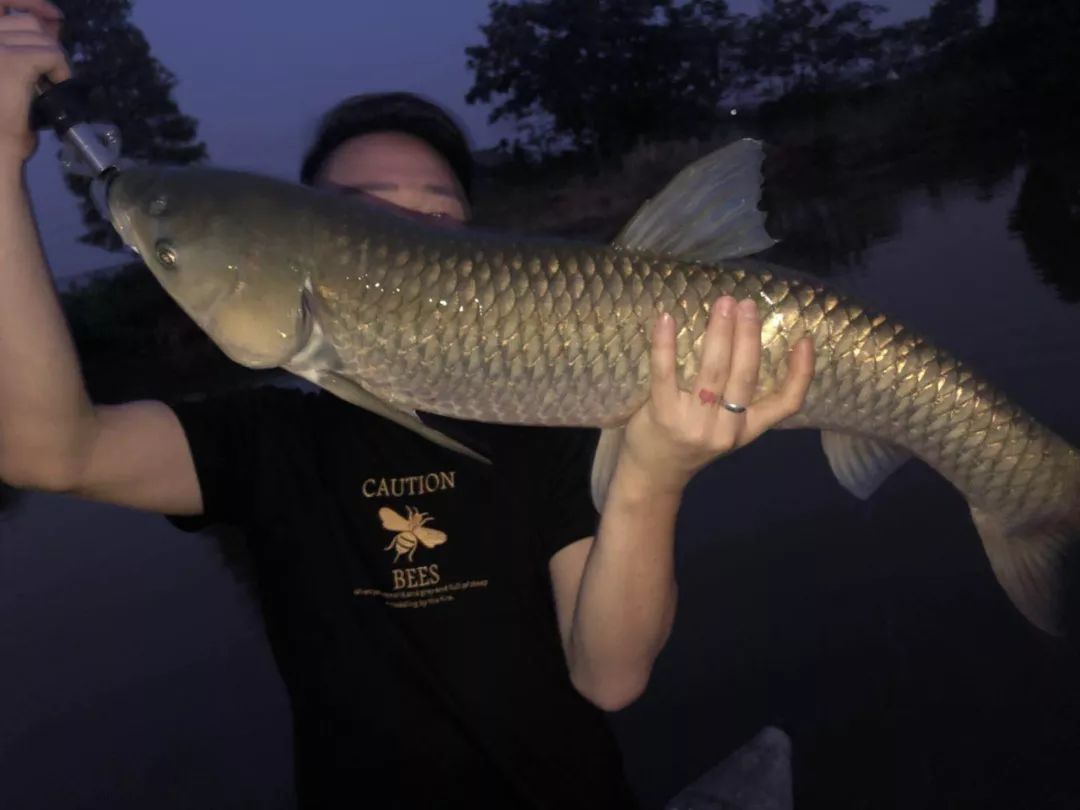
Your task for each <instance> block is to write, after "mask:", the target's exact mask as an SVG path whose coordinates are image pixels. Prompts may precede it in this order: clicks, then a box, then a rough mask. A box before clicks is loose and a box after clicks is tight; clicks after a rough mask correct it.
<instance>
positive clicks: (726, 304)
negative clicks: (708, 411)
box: [694, 295, 735, 395]
mask: <svg viewBox="0 0 1080 810" xmlns="http://www.w3.org/2000/svg"><path fill="white" fill-rule="evenodd" d="M734 316H735V299H734V298H731V297H730V296H726V295H725V296H724V297H722V298H719V299H717V301H716V302H715V303H714V304H713V306H712V310H711V311H710V312H709V323H708V325H707V326H706V327H705V337H704V339H703V340H702V349H701V368H700V369H698V374H697V379H696V380H694V392H695V394H700V393H701V392H702V391H705V392H709V393H711V394H716V395H719V394H720V393H721V392H722V391H723V390H724V383H725V381H726V380H727V377H728V371H729V370H730V368H731V347H732V340H733V336H734V329H735V317H734Z"/></svg>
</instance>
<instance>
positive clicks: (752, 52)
mask: <svg viewBox="0 0 1080 810" xmlns="http://www.w3.org/2000/svg"><path fill="white" fill-rule="evenodd" d="M883 10H884V9H882V8H881V7H880V6H875V5H871V4H869V3H864V2H861V0H851V1H850V2H844V3H840V4H832V3H830V2H828V0H763V9H762V12H761V14H759V15H758V16H757V17H755V18H753V19H752V20H750V22H749V23H748V25H747V29H746V31H745V34H744V47H743V53H742V57H743V65H744V67H745V68H746V69H747V74H748V75H747V78H746V80H745V81H744V84H746V85H747V86H749V87H752V88H754V89H758V90H766V91H767V90H769V89H771V90H772V91H773V92H774V93H777V92H778V93H779V94H781V95H784V94H787V93H790V92H791V91H793V90H795V89H796V88H797V89H799V90H822V89H828V87H829V85H831V84H833V83H835V82H837V81H838V80H842V79H845V78H847V77H849V76H851V75H854V74H856V73H858V72H859V71H860V70H862V69H864V67H865V66H864V64H863V63H864V62H866V63H870V62H872V61H873V59H874V57H875V56H876V50H877V44H878V42H879V39H880V32H879V31H878V30H877V29H875V28H874V24H873V18H874V16H875V15H877V14H879V13H881V12H882V11H883Z"/></svg>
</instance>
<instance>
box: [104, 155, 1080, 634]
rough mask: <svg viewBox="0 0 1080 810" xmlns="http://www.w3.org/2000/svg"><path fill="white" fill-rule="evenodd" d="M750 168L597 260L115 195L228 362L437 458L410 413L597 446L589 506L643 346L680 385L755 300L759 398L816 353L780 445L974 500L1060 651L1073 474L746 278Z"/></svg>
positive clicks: (736, 160)
mask: <svg viewBox="0 0 1080 810" xmlns="http://www.w3.org/2000/svg"><path fill="white" fill-rule="evenodd" d="M762 158H763V151H762V149H761V146H760V144H759V143H757V142H756V141H751V140H744V141H739V142H736V143H734V144H732V145H731V146H729V147H727V148H725V149H722V150H719V151H717V152H715V153H713V154H711V155H709V156H707V157H705V158H703V159H701V160H700V161H698V162H697V163H695V164H693V165H691V166H689V167H688V168H686V169H684V170H683V172H681V173H680V174H679V175H678V176H677V177H676V178H675V179H674V180H673V181H672V182H671V184H670V185H669V186H668V187H667V188H666V189H665V190H664V191H663V192H662V193H660V194H659V195H657V197H656V198H654V199H653V200H650V201H649V202H647V203H646V204H645V205H644V206H643V207H642V209H641V210H640V211H639V212H638V213H637V214H636V215H635V216H634V218H633V219H632V220H631V221H630V223H629V224H628V225H627V226H626V227H625V228H624V229H623V231H622V233H621V234H620V235H619V236H618V237H617V238H616V239H615V241H614V243H613V244H611V245H603V244H589V243H579V242H573V241H562V240H555V239H547V238H534V237H528V238H526V237H520V236H511V235H506V234H498V233H484V232H478V231H476V230H472V229H466V228H453V227H445V226H442V225H439V224H436V223H433V222H430V221H426V220H424V219H422V218H419V217H415V216H408V215H406V214H404V213H402V212H399V211H394V210H390V209H388V208H387V207H386V206H384V205H379V204H375V203H372V202H364V201H362V200H357V199H355V198H347V197H345V196H343V195H340V194H336V193H332V192H325V191H319V190H314V189H310V188H306V187H302V186H297V185H294V184H291V183H286V182H283V181H278V180H273V179H269V178H264V177H258V176H253V175H248V174H243V173H238V172H230V171H224V170H216V169H207V168H187V169H156V168H138V169H130V170H127V171H125V172H123V173H121V174H120V175H119V176H118V177H117V178H116V179H115V180H114V181H113V183H112V185H111V188H110V190H109V208H110V212H111V217H112V220H113V223H114V225H115V226H116V228H117V230H118V231H119V232H120V234H121V235H122V236H123V238H124V239H125V241H126V242H127V243H128V244H129V245H131V246H132V247H134V248H135V249H136V250H137V251H138V252H139V253H140V254H141V256H142V257H143V258H144V260H145V262H146V264H147V265H148V266H149V268H150V269H151V270H152V271H153V273H154V274H155V276H156V277H157V278H158V280H159V281H160V282H161V284H162V286H163V287H164V288H165V290H166V291H167V292H168V293H169V294H170V295H171V296H172V297H173V298H174V299H175V300H176V301H177V302H178V303H179V305H180V306H181V307H182V308H183V309H184V310H185V311H186V312H187V313H188V314H189V315H190V316H191V317H192V318H193V319H194V320H195V321H196V322H197V323H198V324H199V326H200V327H201V328H202V329H203V330H204V331H205V332H206V333H207V334H208V335H209V336H210V337H211V338H212V339H213V340H214V341H215V342H216V343H217V345H218V346H220V348H221V349H222V350H223V351H224V352H225V353H226V354H227V355H228V356H229V357H231V358H232V359H233V360H235V361H236V362H238V363H240V364H243V365H245V366H249V367H255V368H268V367H275V366H280V367H282V368H285V369H288V370H289V371H291V372H293V373H295V374H297V375H299V376H301V377H304V378H306V379H308V380H311V381H313V382H315V383H316V384H318V385H319V386H321V387H323V388H325V389H327V390H328V391H331V392H333V393H334V394H336V395H338V396H340V397H342V398H343V399H345V400H348V401H350V402H352V403H355V404H357V405H359V406H361V407H364V408H368V409H370V410H373V411H376V412H378V413H380V414H383V415H384V416H387V417H388V418H390V419H393V420H395V421H397V422H400V423H401V424H405V425H407V426H409V427H410V428H412V429H414V430H416V431H417V432H419V433H421V434H423V435H425V436H427V437H428V438H430V439H432V440H434V441H437V442H439V443H441V444H443V445H446V446H450V447H454V448H455V449H457V450H460V451H461V452H465V453H469V454H473V455H475V454H474V453H473V451H471V450H469V449H468V448H466V447H463V446H461V445H459V444H457V443H456V442H454V441H453V440H451V439H450V438H449V437H446V436H444V435H442V434H439V433H437V432H435V431H434V430H433V429H431V428H430V427H428V426H426V425H424V423H422V422H421V421H420V420H419V419H418V418H417V416H416V411H417V410H420V411H426V412H430V413H437V414H443V415H447V416H452V417H459V418H464V419H473V420H481V421H490V422H507V423H519V424H533V425H586V426H597V427H601V428H603V429H604V430H603V433H602V436H601V441H600V445H599V447H598V450H597V455H596V459H595V462H594V467H593V495H594V498H595V500H596V501H597V503H598V504H600V503H602V501H603V497H604V493H605V491H606V488H607V485H608V481H609V480H610V475H611V473H612V469H613V464H614V459H615V457H616V455H617V453H618V449H619V446H620V442H621V439H622V428H621V426H622V425H624V424H625V422H626V421H627V420H628V418H629V417H630V415H631V414H632V413H633V412H634V411H635V410H636V409H638V408H639V407H640V406H641V405H642V404H643V403H644V401H645V400H646V398H647V396H648V390H649V387H648V384H649V380H648V376H649V338H650V330H651V326H652V323H653V318H654V317H655V315H656V313H657V311H658V309H660V308H662V309H664V310H666V311H667V312H670V313H672V314H673V316H674V318H675V320H676V325H677V329H678V340H677V357H678V368H679V371H680V374H681V380H682V382H683V383H684V384H685V385H686V386H687V387H689V385H690V382H691V380H692V379H693V377H694V374H695V371H696V368H697V364H698V359H699V356H700V347H701V342H702V339H703V335H704V333H705V325H706V322H707V319H708V309H709V306H710V304H711V302H713V301H715V300H716V298H717V297H719V296H720V295H721V294H728V295H733V296H735V297H737V298H747V297H749V298H753V299H754V300H755V301H756V302H757V303H758V305H759V309H760V314H761V316H762V323H763V335H762V341H763V352H762V365H761V377H760V379H761V382H760V391H759V392H758V396H760V395H762V394H765V393H767V392H769V391H770V390H773V389H775V388H776V387H777V385H778V383H779V381H780V380H782V379H783V375H784V373H785V371H786V362H787V357H788V352H789V349H790V347H792V346H793V345H794V344H795V343H796V342H797V341H798V340H799V339H800V338H802V337H803V336H804V335H808V334H809V335H811V336H813V339H814V345H815V347H816V358H817V359H816V372H815V377H814V381H813V383H812V385H811V387H810V391H809V394H808V396H807V399H806V404H805V406H804V408H803V410H802V411H801V412H800V413H799V414H798V415H797V416H795V417H793V418H791V419H788V420H786V421H785V422H784V423H783V424H782V425H781V427H789V428H800V427H801V428H818V429H820V430H821V431H822V439H823V445H824V449H825V452H826V453H827V455H828V458H829V461H830V464H831V466H832V469H833V471H834V472H835V473H836V475H837V477H838V479H839V480H840V482H841V483H842V484H843V485H844V486H845V487H847V488H848V489H849V490H850V491H852V492H853V493H855V494H856V495H858V496H859V497H862V498H867V497H869V496H870V494H871V493H873V491H874V490H875V488H876V487H877V486H878V485H880V483H881V482H882V481H883V480H884V479H885V478H886V477H887V476H888V475H889V474H890V473H891V472H892V471H893V470H894V469H895V468H896V467H898V466H899V465H900V464H901V463H903V462H904V461H905V460H906V459H907V458H908V457H910V456H911V455H914V456H916V457H918V458H920V459H922V460H923V461H925V462H926V463H928V464H930V465H931V466H932V467H933V468H934V469H936V470H937V471H938V472H940V473H941V474H942V475H943V476H945V478H947V479H948V480H949V481H950V482H952V483H953V484H954V485H955V486H956V487H957V488H959V489H960V491H961V492H962V493H963V494H964V496H965V497H966V498H967V501H968V503H969V505H970V507H971V514H972V517H973V518H974V521H975V525H976V527H977V529H978V531H979V534H980V536H981V537H982V540H983V543H984V547H985V549H986V552H987V554H988V556H989V559H990V562H991V564H992V567H993V570H994V572H995V574H996V576H997V578H998V580H999V581H1000V583H1001V584H1002V586H1003V587H1004V588H1005V590H1006V592H1007V593H1008V594H1009V596H1010V597H1011V599H1012V600H1013V602H1014V604H1015V605H1016V606H1017V608H1018V609H1019V610H1020V611H1021V612H1022V613H1023V614H1024V615H1025V616H1026V617H1027V618H1028V619H1029V620H1030V621H1031V622H1032V623H1034V624H1035V625H1036V626H1038V627H1040V628H1042V629H1044V630H1046V631H1048V632H1057V631H1058V630H1059V629H1060V628H1059V624H1060V608H1061V599H1062V595H1061V591H1062V586H1061V569H1062V557H1063V555H1064V553H1065V550H1066V547H1067V545H1068V544H1069V543H1070V541H1071V540H1073V539H1075V538H1076V537H1077V535H1078V533H1080V501H1078V496H1080V454H1078V453H1077V451H1076V450H1075V449H1074V448H1073V447H1071V446H1070V445H1069V444H1067V443H1066V442H1065V441H1063V440H1062V439H1061V438H1059V437H1058V436H1056V435H1054V434H1053V433H1051V432H1050V431H1049V430H1047V429H1046V428H1045V427H1043V426H1041V425H1040V424H1038V423H1037V422H1036V421H1035V420H1034V419H1032V418H1031V417H1030V416H1029V415H1027V414H1026V413H1024V412H1023V411H1022V410H1021V409H1020V408H1018V407H1017V406H1015V405H1013V404H1012V403H1011V402H1009V400H1008V399H1007V398H1006V397H1005V396H1003V395H1002V394H1001V393H999V392H998V391H996V390H995V389H994V388H993V387H992V386H991V385H990V384H989V383H987V382H986V381H985V380H983V379H981V378H980V377H979V376H978V375H976V374H975V373H974V372H973V371H972V370H971V369H970V368H968V367H967V366H966V365H965V364H964V363H962V362H960V361H958V360H956V359H954V358H953V357H951V356H949V354H947V353H946V352H945V351H943V350H942V349H940V348H938V347H937V346H935V345H934V344H933V343H931V342H930V341H928V340H926V339H925V338H923V337H921V336H919V335H917V334H914V333H912V332H910V331H908V330H907V329H905V328H904V327H903V326H901V325H900V324H898V323H896V322H895V321H893V320H892V319H890V318H888V317H887V316H886V315H884V314H882V313H880V312H878V311H876V310H873V309H870V308H868V307H866V306H863V305H862V304H859V303H856V302H855V301H853V300H851V299H849V298H848V297H846V296H845V295H843V294H841V293H840V292H838V291H835V290H833V289H831V288H830V287H828V286H826V285H824V284H822V283H820V282H819V281H817V280H814V279H811V278H807V277H804V276H802V275H800V274H797V273H794V272H792V271H789V270H785V269H783V268H780V267H777V266H774V265H771V264H766V263H763V262H761V261H756V260H754V259H751V258H747V257H748V256H751V255H752V254H754V253H756V252H759V251H761V250H762V249H764V248H766V247H768V246H770V245H771V244H773V240H772V239H771V238H770V237H769V236H768V234H767V233H766V231H765V228H764V215H763V214H762V213H761V212H760V210H759V209H758V202H759V196H760V195H759V192H760V186H761V163H762Z"/></svg>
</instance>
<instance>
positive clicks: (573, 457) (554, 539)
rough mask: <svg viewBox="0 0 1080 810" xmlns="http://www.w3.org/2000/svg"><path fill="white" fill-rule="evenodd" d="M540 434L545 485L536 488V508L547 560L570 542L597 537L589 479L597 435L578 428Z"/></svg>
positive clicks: (594, 431) (596, 518)
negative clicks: (537, 497) (538, 496)
mask: <svg viewBox="0 0 1080 810" xmlns="http://www.w3.org/2000/svg"><path fill="white" fill-rule="evenodd" d="M543 433H544V434H546V435H544V436H543V438H541V439H540V442H539V444H540V447H541V448H543V449H542V450H541V452H542V454H543V456H544V458H545V462H546V463H545V464H544V465H543V466H542V468H543V470H544V478H543V479H542V480H543V481H545V482H546V486H539V487H537V491H538V493H539V495H540V498H539V501H540V502H539V503H538V504H537V505H536V506H537V510H538V514H539V519H540V542H541V544H542V550H543V554H544V556H545V558H546V559H550V558H551V557H552V556H553V555H554V554H555V553H556V552H558V551H560V550H561V549H563V548H565V547H566V546H568V545H570V544H571V543H574V542H576V541H578V540H581V539H582V538H583V537H591V536H593V535H595V534H596V530H597V525H598V523H599V520H600V515H599V514H598V513H597V511H596V507H595V506H593V502H592V491H591V487H590V478H591V473H592V463H593V456H594V455H595V453H596V445H597V442H598V441H599V439H600V433H599V431H596V430H586V429H578V428H549V429H547V430H544V431H543ZM536 480H537V481H539V480H541V479H539V478H537V479H536Z"/></svg>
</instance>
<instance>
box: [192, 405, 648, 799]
mask: <svg viewBox="0 0 1080 810" xmlns="http://www.w3.org/2000/svg"><path fill="white" fill-rule="evenodd" d="M173 407H174V410H175V411H176V413H177V415H178V416H179V418H180V421H181V424H182V425H183V427H184V430H185V432H186V434H187V437H188V441H189V443H190V445H191V451H192V455H193V457H194V461H195V467H196V470H197V473H198V477H199V483H200V486H201V489H202V496H203V502H204V515H203V516H201V517H199V518H196V519H190V518H187V519H185V518H172V520H173V521H174V522H175V523H176V524H177V525H178V526H180V527H181V528H184V529H187V530H197V529H199V528H201V527H202V526H205V525H207V524H210V523H228V524H233V525H238V526H241V527H243V528H245V529H246V530H247V533H248V538H249V542H248V546H249V549H250V553H251V557H252V561H253V567H254V571H255V576H256V581H257V585H258V590H259V594H260V598H261V602H262V607H263V613H264V617H265V620H266V626H267V631H268V634H269V637H270V642H271V645H272V648H273V652H274V655H275V658H276V659H277V663H278V667H279V669H280V671H281V673H282V676H283V678H284V680H285V683H286V686H287V688H288V691H289V694H290V698H291V704H292V709H293V725H294V748H295V756H296V777H297V789H298V793H299V797H300V803H301V805H302V806H303V807H305V808H315V807H319V808H322V807H458V806H466V805H467V806H470V807H489V806H491V807H495V806H501V807H549V808H575V807H590V808H597V807H605V808H607V807H612V808H614V807H629V806H633V801H632V799H631V798H630V793H629V790H628V788H627V786H626V782H625V779H624V776H623V771H622V764H621V758H620V755H619V752H618V748H617V745H616V743H615V741H614V738H613V735H612V734H611V732H610V730H609V728H608V726H607V721H606V718H605V717H604V715H603V713H602V712H601V711H599V710H598V709H597V708H596V707H594V706H593V705H592V704H590V703H589V702H588V701H586V700H585V699H584V698H583V697H581V695H579V694H578V692H577V691H576V690H575V689H574V688H573V686H572V684H571V683H570V679H569V675H568V672H567V667H566V662H565V658H564V656H563V651H562V647H561V644H560V640H559V633H558V626H557V620H556V614H555V607H554V600H553V597H552V591H551V581H550V576H549V573H548V561H549V560H550V558H551V556H552V555H553V554H554V553H555V552H556V551H558V550H559V549H561V548H563V547H564V546H566V545H568V544H569V543H572V542H574V541H575V540H578V539H580V538H583V537H587V536H590V535H592V534H594V533H595V530H596V524H597V515H596V512H595V510H594V508H593V506H592V503H591V501H590V499H589V486H588V474H589V465H590V463H591V460H592V453H593V450H594V449H595V443H596V434H595V433H594V432H592V431H577V430H569V429H541V428H522V427H512V426H499V425H480V424H476V423H466V422H457V421H454V420H447V419H441V418H437V417H427V416H425V421H427V422H428V423H429V424H433V425H435V426H437V427H439V428H440V429H442V430H444V431H445V432H447V433H451V434H452V435H455V437H457V438H467V443H468V444H470V445H471V446H473V447H474V448H476V449H477V450H479V451H480V452H482V453H483V454H484V455H486V456H487V457H488V458H490V459H491V460H492V461H493V464H492V465H490V466H489V465H484V464H481V463H479V462H476V461H473V460H471V459H469V458H467V457H465V456H463V455H461V454H459V453H455V452H453V451H450V450H446V449H444V448H441V447H439V446H437V445H435V444H433V443H431V442H429V441H427V440H425V439H423V438H421V437H419V436H417V435H416V434H415V433H413V432H412V431H409V430H406V429H405V428H402V427H400V426H398V425H396V424H394V423H392V422H389V421H388V420H386V419H383V418H381V417H378V416H376V415H374V414H371V413H369V412H367V411H364V410H362V409H360V408H356V407H354V406H352V405H349V404H347V403H344V402H342V401H341V400H339V399H337V398H335V397H332V396H330V395H329V394H326V393H318V394H309V393H303V392H300V391H297V390H290V389H279V388H262V389H257V390H253V391H245V392H240V393H236V394H230V395H227V396H224V397H219V398H213V399H207V400H204V401H201V402H194V403H177V404H175V405H174V406H173Z"/></svg>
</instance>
